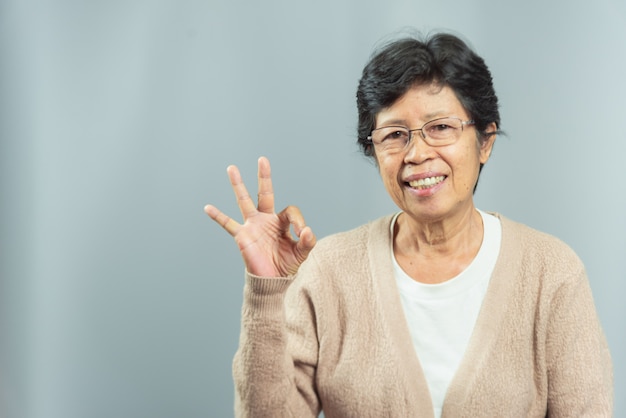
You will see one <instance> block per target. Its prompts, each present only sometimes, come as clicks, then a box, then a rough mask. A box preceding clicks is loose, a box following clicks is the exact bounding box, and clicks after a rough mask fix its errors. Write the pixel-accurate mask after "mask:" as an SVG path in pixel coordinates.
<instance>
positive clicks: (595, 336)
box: [546, 267, 613, 417]
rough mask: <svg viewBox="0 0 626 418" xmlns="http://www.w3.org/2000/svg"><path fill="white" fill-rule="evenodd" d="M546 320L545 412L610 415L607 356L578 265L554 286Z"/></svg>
mask: <svg viewBox="0 0 626 418" xmlns="http://www.w3.org/2000/svg"><path fill="white" fill-rule="evenodd" d="M548 326H549V328H548V335H547V340H546V354H547V363H548V364H547V366H548V416H550V417H574V416H575V417H612V415H613V372H612V364H611V356H610V353H609V348H608V345H607V342H606V339H605V336H604V334H603V332H602V328H601V326H600V321H599V319H598V316H597V314H596V309H595V306H594V302H593V297H592V294H591V289H590V287H589V282H588V280H587V277H586V274H585V272H584V269H583V268H582V267H581V271H580V274H579V276H578V278H577V280H571V281H568V282H567V283H565V284H563V285H561V287H560V288H559V289H558V291H557V292H556V294H555V296H554V298H553V300H552V309H551V315H550V323H549V325H548Z"/></svg>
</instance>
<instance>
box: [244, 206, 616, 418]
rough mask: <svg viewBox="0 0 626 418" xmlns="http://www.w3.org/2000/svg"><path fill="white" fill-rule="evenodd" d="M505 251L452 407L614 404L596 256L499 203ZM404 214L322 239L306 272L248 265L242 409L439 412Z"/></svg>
mask: <svg viewBox="0 0 626 418" xmlns="http://www.w3.org/2000/svg"><path fill="white" fill-rule="evenodd" d="M496 216H498V217H499V218H500V221H501V223H502V244H501V250H500V255H499V258H498V261H497V263H496V266H495V269H494V271H493V275H492V278H491V281H490V284H489V288H488V290H487V294H486V295H485V299H484V301H483V305H482V307H481V311H480V314H479V316H478V319H477V321H476V325H475V327H474V330H473V334H472V336H471V338H470V341H469V344H468V347H467V351H466V352H465V355H464V357H463V360H462V361H461V364H460V366H459V368H458V370H457V372H456V375H455V376H454V378H453V380H452V381H451V383H450V386H449V388H448V392H447V394H446V398H445V401H444V405H443V413H442V417H444V418H445V417H454V418H458V417H495V416H497V417H516V418H518V417H545V416H550V417H574V416H576V417H582V416H586V417H610V416H611V414H612V406H613V382H612V380H613V376H612V366H611V359H610V354H609V350H608V346H607V344H606V340H605V337H604V334H603V332H602V330H601V327H600V324H599V321H598V317H597V314H596V311H595V307H594V302H593V298H592V294H591V290H590V287H589V283H588V281H587V277H586V274H585V270H584V267H583V265H582V263H581V261H580V260H579V259H578V257H577V256H576V255H575V254H574V252H573V251H572V250H571V249H570V248H569V247H568V246H566V245H565V244H564V243H562V242H561V241H559V240H558V239H556V238H554V237H551V236H549V235H547V234H543V233H541V232H538V231H535V230H533V229H531V228H529V227H526V226H524V225H521V224H519V223H515V222H513V221H511V220H508V219H506V218H504V217H502V216H499V215H496ZM390 221H391V216H386V217H384V218H381V219H378V220H376V221H373V222H371V223H368V224H366V225H363V226H361V227H359V228H357V229H355V230H352V231H349V232H344V233H340V234H336V235H332V236H329V237H327V238H324V239H322V240H320V241H319V242H318V244H317V245H316V246H315V248H314V250H313V251H312V252H311V254H310V255H309V257H308V259H307V260H306V261H305V262H304V263H303V264H302V266H301V267H300V269H299V271H298V273H297V275H296V276H295V277H288V278H263V277H256V276H252V275H250V274H246V284H245V287H244V304H243V312H242V326H241V336H240V346H239V349H238V351H237V353H236V355H235V359H234V362H233V377H234V380H235V389H236V390H235V392H236V393H235V398H236V399H235V413H236V415H237V416H239V417H248V416H253V417H272V418H277V417H294V418H305V417H316V416H318V414H319V412H320V410H321V409H323V411H324V415H325V416H326V418H338V417H341V418H348V417H355V418H357V417H358V418H366V417H376V418H379V417H432V416H433V407H432V401H431V398H430V394H429V390H428V385H427V383H426V380H425V378H424V374H423V372H422V368H421V366H420V362H419V359H418V358H417V355H416V353H415V350H414V348H413V345H412V343H411V336H410V334H409V329H408V326H407V322H406V319H405V316H404V312H403V310H402V305H401V301H400V296H399V293H398V289H397V286H396V282H395V279H394V273H393V267H392V262H391V258H390V247H391V240H392V236H391V234H390Z"/></svg>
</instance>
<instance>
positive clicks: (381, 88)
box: [356, 33, 500, 169]
mask: <svg viewBox="0 0 626 418" xmlns="http://www.w3.org/2000/svg"><path fill="white" fill-rule="evenodd" d="M431 83H435V84H439V85H441V86H442V87H443V86H449V87H450V88H451V89H452V90H453V91H454V93H455V94H456V97H457V98H458V99H459V101H460V102H461V105H462V106H463V107H464V108H465V110H466V111H467V113H468V115H469V118H470V119H472V120H473V121H474V123H475V127H476V131H477V133H478V139H479V141H481V143H482V142H483V141H484V140H485V139H487V138H488V137H489V136H491V135H494V134H495V133H497V132H500V113H499V110H498V97H497V96H496V93H495V90H494V87H493V80H492V77H491V73H490V71H489V69H488V68H487V65H486V64H485V61H484V60H483V59H482V58H481V57H480V56H478V55H477V54H476V53H475V52H474V51H473V50H472V49H471V48H470V47H469V46H468V45H467V44H466V43H465V42H464V41H463V40H461V39H460V38H458V37H457V36H455V35H451V34H447V33H437V34H434V35H432V36H430V37H427V38H426V39H424V40H420V39H417V38H416V37H410V38H402V39H398V40H395V41H392V42H391V43H388V44H387V45H385V46H384V47H382V49H380V50H379V51H378V52H376V53H375V54H374V55H373V56H372V58H371V59H370V61H369V62H368V63H367V65H366V66H365V68H364V69H363V74H362V76H361V79H360V81H359V86H358V89H357V94H356V98H357V109H358V114H359V122H358V133H357V134H358V141H357V142H358V144H359V145H360V147H361V150H362V151H363V153H364V154H365V155H366V156H368V157H373V156H374V149H373V145H372V143H371V141H370V140H368V136H369V135H370V133H371V132H372V129H374V128H375V124H376V115H377V114H378V113H379V112H380V111H381V110H383V109H385V108H387V107H389V106H391V105H392V104H393V103H394V102H395V101H396V100H398V99H399V98H400V97H401V96H402V95H404V93H406V92H407V91H408V90H409V89H410V88H411V87H413V86H415V85H421V84H431ZM491 123H495V124H496V129H497V132H487V131H486V129H487V127H488V126H489V125H490V124H491ZM480 168H481V169H482V164H481V167H480Z"/></svg>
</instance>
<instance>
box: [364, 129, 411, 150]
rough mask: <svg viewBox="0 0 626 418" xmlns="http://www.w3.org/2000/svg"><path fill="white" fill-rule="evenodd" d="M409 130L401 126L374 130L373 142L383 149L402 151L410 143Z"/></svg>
mask: <svg viewBox="0 0 626 418" xmlns="http://www.w3.org/2000/svg"><path fill="white" fill-rule="evenodd" d="M409 137H410V134H409V130H408V129H407V128H403V127H401V126H388V127H386V128H380V129H377V130H375V131H373V132H372V142H373V143H374V145H376V147H378V148H380V149H381V150H383V151H387V152H393V151H400V150H403V149H404V148H405V147H406V144H408V143H409Z"/></svg>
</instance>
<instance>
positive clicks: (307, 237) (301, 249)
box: [296, 226, 317, 260]
mask: <svg viewBox="0 0 626 418" xmlns="http://www.w3.org/2000/svg"><path fill="white" fill-rule="evenodd" d="M298 238H299V240H298V243H297V244H296V249H297V250H298V253H299V254H300V256H301V257H302V260H304V259H305V258H306V257H307V256H308V255H309V253H310V252H311V250H312V249H313V247H315V243H316V242H317V238H315V234H314V233H313V230H312V229H311V228H310V227H308V226H305V227H304V228H302V230H300V233H299V234H298Z"/></svg>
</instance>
